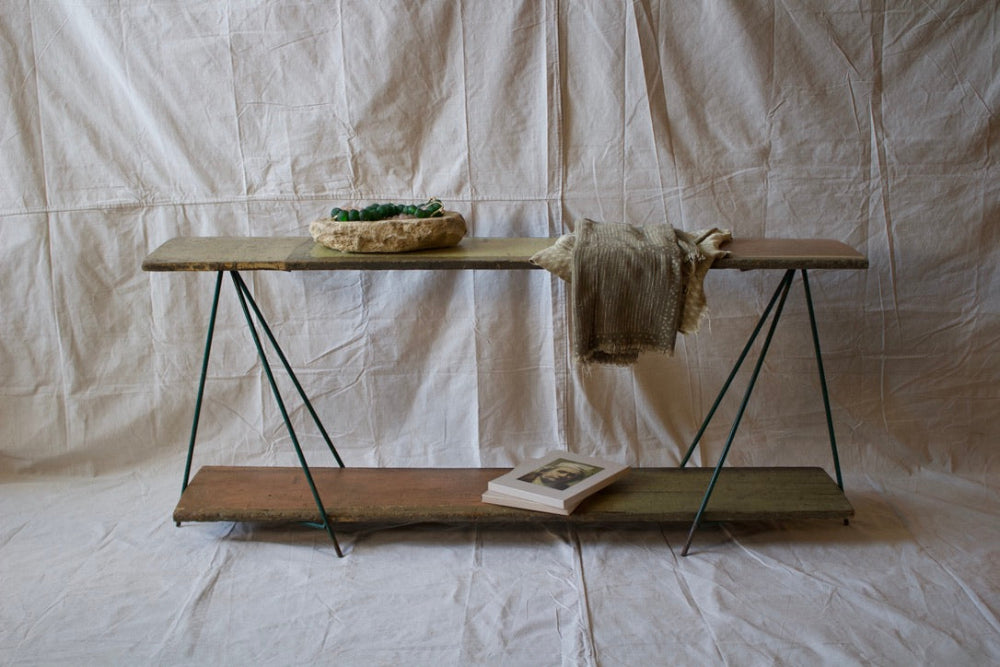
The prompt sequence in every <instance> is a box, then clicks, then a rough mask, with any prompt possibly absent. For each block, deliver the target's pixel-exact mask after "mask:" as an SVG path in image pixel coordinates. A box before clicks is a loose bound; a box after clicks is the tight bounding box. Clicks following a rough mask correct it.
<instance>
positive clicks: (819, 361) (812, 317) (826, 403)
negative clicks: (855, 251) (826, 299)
mask: <svg viewBox="0 0 1000 667" xmlns="http://www.w3.org/2000/svg"><path fill="white" fill-rule="evenodd" d="M802 286H803V288H805V292H806V306H807V307H808V308H809V326H810V328H812V337H813V347H814V348H815V350H816V367H817V369H818V370H819V388H820V391H821V392H822V393H823V409H824V410H826V428H827V431H828V432H829V433H830V451H831V452H832V453H833V469H834V471H835V472H836V473H837V486H839V487H840V490H841V491H843V490H844V478H843V477H842V476H841V474H840V456H838V455H837V436H836V435H834V433H833V414H832V413H831V412H830V394H829V392H828V391H827V389H826V373H824V372H823V353H822V352H820V349H819V331H817V329H816V313H815V312H814V311H813V301H812V292H810V290H809V276H808V275H807V274H806V270H805V269H802ZM845 521H846V519H845Z"/></svg>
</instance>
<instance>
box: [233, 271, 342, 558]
mask: <svg viewBox="0 0 1000 667" xmlns="http://www.w3.org/2000/svg"><path fill="white" fill-rule="evenodd" d="M230 275H231V276H232V278H233V284H234V285H235V286H236V294H237V296H239V299H240V306H241V307H242V309H243V316H244V317H245V318H246V321H247V328H249V329H250V335H251V336H252V337H253V342H254V346H255V347H256V348H257V355H258V356H259V357H260V363H261V366H263V368H264V373H265V374H266V375H267V381H268V384H270V385H271V393H272V394H274V400H275V402H276V403H277V404H278V410H280V411H281V418H282V419H284V421H285V427H286V428H287V429H288V435H289V437H290V438H291V439H292V446H293V447H294V448H295V454H296V456H298V459H299V465H300V466H302V472H303V474H304V475H305V477H306V482H307V483H308V484H309V490H310V491H311V492H312V496H313V500H314V501H315V502H316V507H317V509H318V510H319V515H320V518H321V519H322V522H321V525H322V526H323V528H324V529H325V530H326V532H327V534H328V535H329V536H330V539H331V540H332V541H333V546H334V549H335V550H336V552H337V556H340V557H343V555H344V554H343V552H342V551H341V550H340V543H339V542H337V536H336V535H335V534H334V532H333V528H332V527H331V526H330V520H329V517H328V516H327V513H326V508H325V506H324V505H323V500H322V498H320V496H319V491H318V490H317V489H316V483H315V482H314V481H313V477H312V473H311V472H310V471H309V464H308V463H307V462H306V458H305V455H304V454H303V453H302V447H301V445H299V439H298V437H297V436H296V435H295V429H294V428H293V427H292V422H291V420H290V419H289V417H288V411H287V410H286V409H285V402H284V401H283V400H282V399H281V392H280V391H278V385H277V383H276V382H275V380H274V373H273V372H272V371H271V365H270V363H268V360H267V355H266V354H265V353H264V347H263V345H261V342H260V335H259V334H258V333H257V328H256V327H255V326H254V325H253V319H252V318H251V317H250V310H249V308H248V307H247V301H248V300H249V301H251V302H252V301H253V298H252V296H251V295H250V292H249V290H247V288H246V285H245V284H244V283H243V280H242V278H240V276H239V273H238V272H236V271H230ZM254 311H255V312H257V313H258V317H259V319H260V322H261V325H262V326H266V325H264V320H263V318H262V317H260V316H259V312H260V311H259V310H258V309H257V307H256V305H255V306H254ZM281 356H282V357H283V356H284V355H283V354H282V355H281ZM296 385H297V386H298V382H297V381H296Z"/></svg>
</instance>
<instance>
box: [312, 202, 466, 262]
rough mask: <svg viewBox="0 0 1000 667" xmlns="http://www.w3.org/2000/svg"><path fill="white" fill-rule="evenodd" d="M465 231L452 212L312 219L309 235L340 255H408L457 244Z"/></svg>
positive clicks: (462, 223)
mask: <svg viewBox="0 0 1000 667" xmlns="http://www.w3.org/2000/svg"><path fill="white" fill-rule="evenodd" d="M466 231H467V228H466V225H465V218H463V217H462V215H461V214H460V213H456V212H455V211H445V212H444V215H440V216H437V217H433V218H410V217H406V216H402V215H401V216H395V217H392V218H387V219H385V220H372V221H364V220H359V221H355V222H351V221H345V222H340V221H338V220H334V219H333V218H323V219H320V220H315V221H313V222H312V223H311V224H310V225H309V233H310V234H312V237H313V240H314V241H316V243H319V244H320V245H323V246H326V247H327V248H332V249H333V250H340V251H341V252H409V251H411V250H427V249H429V248H448V247H451V246H454V245H458V243H459V241H461V240H462V239H463V238H464V237H465V233H466Z"/></svg>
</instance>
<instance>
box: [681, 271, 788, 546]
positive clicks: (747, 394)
mask: <svg viewBox="0 0 1000 667" xmlns="http://www.w3.org/2000/svg"><path fill="white" fill-rule="evenodd" d="M794 275H795V272H794V271H788V272H786V273H785V277H784V278H782V280H781V284H782V286H783V287H782V291H781V300H780V301H778V307H777V309H776V310H775V311H774V318H773V319H772V320H771V326H770V327H769V328H768V331H767V336H766V337H765V338H764V344H763V346H762V347H761V350H760V356H758V357H757V363H756V364H755V365H754V369H753V374H752V375H751V376H750V383H749V384H748V385H747V389H746V392H745V393H744V394H743V401H742V402H741V403H740V409H739V411H738V412H737V413H736V419H734V420H733V426H732V428H731V429H730V431H729V437H728V438H727V439H726V446H725V447H724V448H723V450H722V454H721V455H720V456H719V462H718V463H717V464H716V465H715V470H714V471H713V472H712V478H711V480H710V481H709V483H708V488H707V489H706V490H705V496H704V497H703V498H702V500H701V506H700V507H699V508H698V512H697V514H695V517H694V522H693V523H692V524H691V530H690V531H689V532H688V536H687V542H685V543H684V548H683V549H682V550H681V556H687V554H688V549H690V548H691V540H693V539H694V533H695V531H696V530H698V526H699V525H701V517H702V515H703V514H704V513H705V508H706V507H708V501H709V499H710V498H711V497H712V491H713V490H714V489H715V484H716V482H718V481H719V473H720V472H721V471H722V465H723V464H724V463H725V462H726V457H727V456H728V455H729V449H730V448H731V447H732V445H733V439H734V438H735V437H736V429H738V428H739V425H740V421H741V420H742V419H743V413H744V412H745V411H746V407H747V403H749V401H750V394H751V393H753V388H754V385H755V384H756V383H757V377H758V376H759V375H760V369H761V368H762V367H763V365H764V357H766V356H767V350H768V348H769V347H770V346H771V338H772V337H773V336H774V330H775V328H776V327H777V325H778V320H779V319H781V311H782V309H783V308H784V307H785V299H786V298H787V297H788V288H789V287H791V284H792V278H793V277H794Z"/></svg>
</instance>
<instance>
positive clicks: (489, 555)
mask: <svg viewBox="0 0 1000 667" xmlns="http://www.w3.org/2000/svg"><path fill="white" fill-rule="evenodd" d="M164 463H165V464H168V463H169V464H176V466H172V465H164V466H161V467H160V468H158V469H157V470H156V471H155V472H149V471H135V472H128V473H121V474H116V475H107V476H101V477H98V478H93V479H76V480H65V479H53V480H30V481H8V482H7V483H5V484H4V494H3V496H2V504H0V511H2V512H3V516H4V517H5V519H4V528H3V534H2V542H0V543H2V551H3V561H4V565H3V567H4V569H5V578H4V598H5V601H4V604H3V606H2V612H0V613H2V619H0V620H2V622H3V627H4V634H3V646H2V648H3V653H4V656H5V657H4V659H3V662H4V663H5V664H18V665H20V664H38V665H46V664H94V665H97V664H122V663H124V662H127V663H129V664H225V665H230V664H248V663H253V664H283V665H286V664H330V663H338V664H351V665H354V664H356V665H399V664H408V665H468V664H515V665H521V664H524V665H528V664H531V665H559V664H572V665H643V664H668V663H669V664H733V665H753V664H928V665H929V664H949V665H982V664H986V663H987V662H989V661H990V660H992V659H993V658H995V657H996V656H997V655H1000V621H998V619H997V615H996V609H997V605H998V599H997V594H996V591H997V589H998V587H1000V581H998V578H1000V574H998V573H1000V568H998V567H997V564H998V563H997V552H996V547H995V545H996V544H997V543H998V542H1000V521H998V520H997V519H998V515H1000V499H998V497H997V493H996V490H995V486H994V487H993V490H990V488H989V487H988V486H987V485H984V483H983V481H984V480H982V479H979V480H971V479H970V480H966V479H962V478H960V477H957V476H954V475H935V474H931V473H922V474H915V475H912V476H906V477H899V478H892V479H877V480H876V479H872V478H870V477H864V476H860V475H852V476H849V477H848V479H847V480H845V481H846V486H847V488H848V497H849V498H850V499H851V501H852V503H853V504H854V507H855V510H856V512H857V515H856V517H855V518H854V519H853V520H852V521H851V523H850V525H849V526H843V525H841V524H840V523H839V522H830V521H807V522H775V523H771V522H758V523H751V524H746V525H743V524H740V525H723V526H707V527H705V528H703V529H702V530H701V531H700V532H699V533H698V534H697V536H696V539H695V542H694V544H693V546H692V550H691V553H690V554H689V555H688V556H687V557H684V558H681V557H680V556H679V548H680V545H682V544H683V542H684V539H685V537H686V534H687V527H686V526H663V527H661V528H660V529H656V528H649V527H647V528H614V529H596V528H587V529H578V530H545V529H528V530H525V529H523V528H520V529H516V530H515V529H504V528H490V529H477V528H473V527H442V526H413V527H401V528H393V529H385V530H374V531H368V532H357V533H340V534H339V535H338V537H339V538H340V540H341V543H342V546H343V548H344V551H345V557H344V558H337V557H336V555H335V554H334V551H333V548H332V546H331V543H330V541H329V538H327V536H326V534H325V533H324V532H323V531H321V530H316V529H311V528H307V527H299V526H288V527H255V526H251V525H245V524H230V523H205V524H184V525H182V526H181V527H179V528H178V527H175V526H174V524H173V523H172V522H171V521H170V520H169V512H167V511H165V508H168V507H170V506H171V504H172V502H173V501H174V500H175V497H176V492H177V484H176V482H177V481H178V480H177V479H175V477H177V475H174V474H173V473H175V472H177V470H175V469H173V468H174V467H177V469H178V470H179V469H180V468H179V467H180V466H182V465H183V461H181V460H173V461H165V462H164ZM12 572H20V573H24V576H23V577H18V578H11V576H10V573H12Z"/></svg>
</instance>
